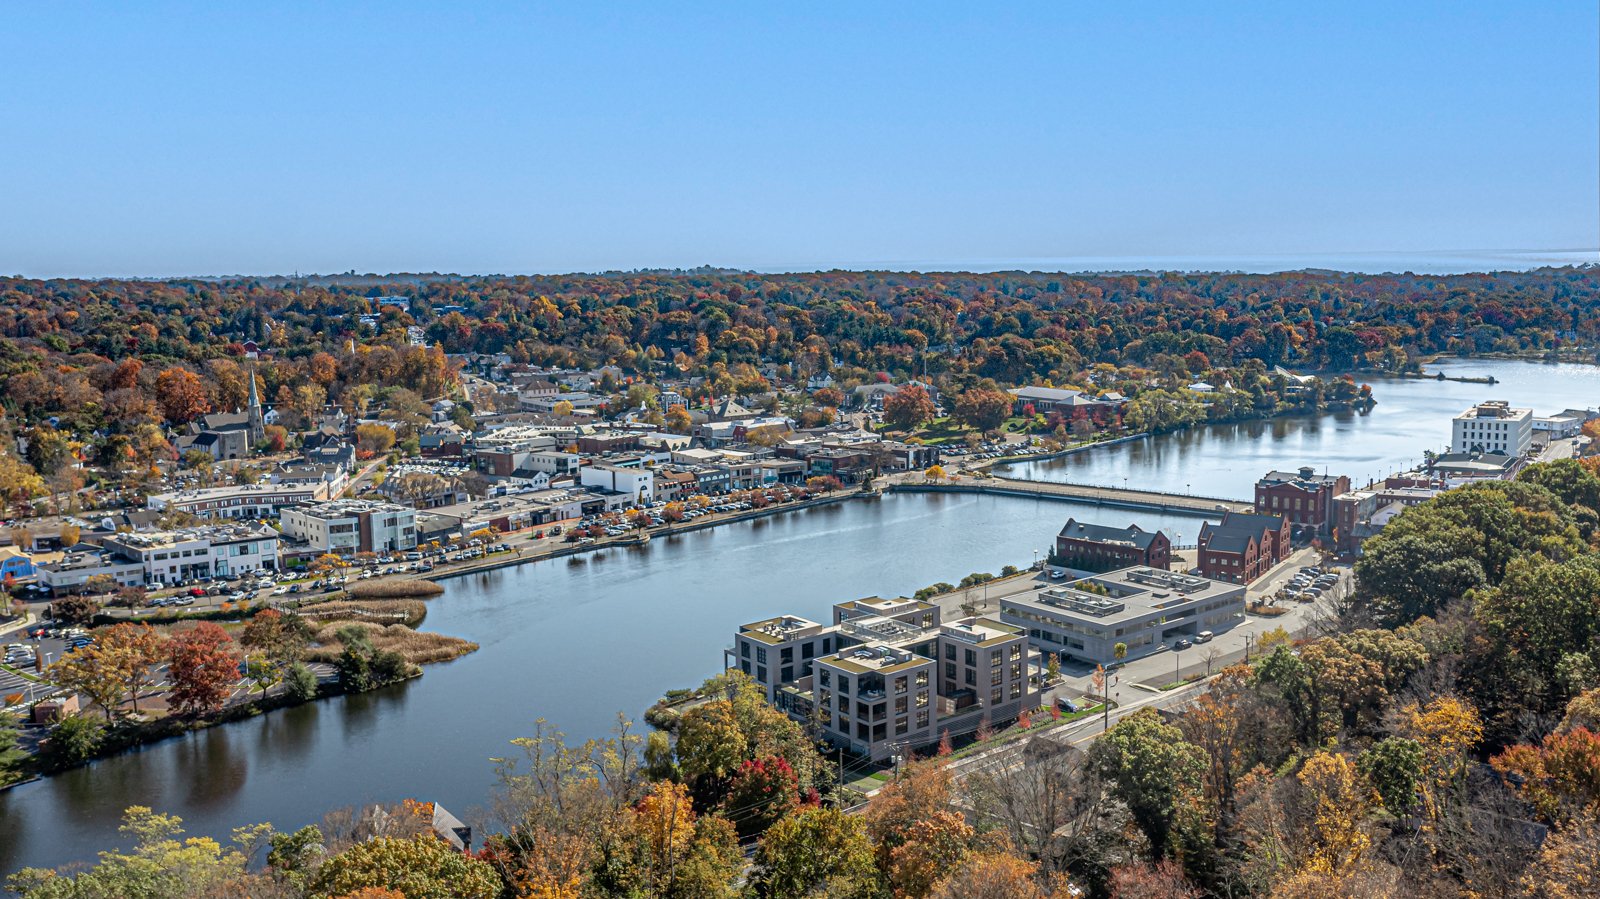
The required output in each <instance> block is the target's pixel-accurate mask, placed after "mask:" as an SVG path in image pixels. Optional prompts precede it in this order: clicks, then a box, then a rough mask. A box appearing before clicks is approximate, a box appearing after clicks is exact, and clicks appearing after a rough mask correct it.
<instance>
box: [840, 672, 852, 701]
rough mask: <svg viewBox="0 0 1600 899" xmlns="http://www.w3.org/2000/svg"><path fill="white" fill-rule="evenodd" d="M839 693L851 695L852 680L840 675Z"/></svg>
mask: <svg viewBox="0 0 1600 899" xmlns="http://www.w3.org/2000/svg"><path fill="white" fill-rule="evenodd" d="M839 692H840V693H841V694H843V695H845V696H849V695H850V678H848V677H845V676H844V675H842V674H841V675H839Z"/></svg>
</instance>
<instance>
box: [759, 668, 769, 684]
mask: <svg viewBox="0 0 1600 899" xmlns="http://www.w3.org/2000/svg"><path fill="white" fill-rule="evenodd" d="M756 680H758V681H760V682H762V683H766V682H767V666H765V665H757V666H756Z"/></svg>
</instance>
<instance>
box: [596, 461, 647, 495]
mask: <svg viewBox="0 0 1600 899" xmlns="http://www.w3.org/2000/svg"><path fill="white" fill-rule="evenodd" d="M578 483H579V484H582V485H583V486H585V487H598V488H600V489H601V490H610V491H613V492H615V493H623V494H627V495H628V496H629V497H631V498H632V499H633V500H634V501H636V502H639V503H651V502H655V498H656V490H655V485H656V474H655V472H654V471H652V470H651V469H648V468H622V467H620V466H616V465H606V464H604V463H597V464H594V465H585V466H584V467H583V468H582V469H581V470H580V471H579V473H578Z"/></svg>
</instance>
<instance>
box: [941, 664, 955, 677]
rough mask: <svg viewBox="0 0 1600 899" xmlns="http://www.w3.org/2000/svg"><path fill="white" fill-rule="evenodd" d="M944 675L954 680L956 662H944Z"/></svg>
mask: <svg viewBox="0 0 1600 899" xmlns="http://www.w3.org/2000/svg"><path fill="white" fill-rule="evenodd" d="M944 676H945V677H947V678H949V679H950V680H955V677H956V663H955V662H945V663H944Z"/></svg>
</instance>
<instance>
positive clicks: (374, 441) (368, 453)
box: [356, 424, 395, 459]
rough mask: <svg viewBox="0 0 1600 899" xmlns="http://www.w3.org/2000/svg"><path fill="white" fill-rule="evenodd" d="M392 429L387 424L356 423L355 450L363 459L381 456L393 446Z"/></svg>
mask: <svg viewBox="0 0 1600 899" xmlns="http://www.w3.org/2000/svg"><path fill="white" fill-rule="evenodd" d="M394 439H395V438H394V429H393V428H391V427H389V426H388V425H380V424H365V425H356V452H357V453H359V454H360V455H361V457H362V458H364V459H370V458H372V457H373V456H381V455H383V454H384V453H387V452H388V451H389V450H391V449H393V448H394Z"/></svg>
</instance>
